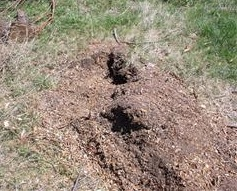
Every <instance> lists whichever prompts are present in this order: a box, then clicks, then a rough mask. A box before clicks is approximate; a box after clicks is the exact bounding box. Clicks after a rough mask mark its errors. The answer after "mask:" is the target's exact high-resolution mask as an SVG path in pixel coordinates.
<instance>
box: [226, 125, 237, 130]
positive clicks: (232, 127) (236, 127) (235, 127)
mask: <svg viewBox="0 0 237 191" xmlns="http://www.w3.org/2000/svg"><path fill="white" fill-rule="evenodd" d="M226 127H229V128H231V129H237V124H227V125H226Z"/></svg>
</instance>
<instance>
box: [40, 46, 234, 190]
mask: <svg viewBox="0 0 237 191" xmlns="http://www.w3.org/2000/svg"><path fill="white" fill-rule="evenodd" d="M72 63H73V64H72ZM126 63H128V61H127V57H126V55H124V54H122V53H121V52H119V51H117V49H116V51H115V49H114V50H113V51H112V52H109V51H108V50H107V52H106V51H102V52H97V53H95V54H93V55H92V56H89V57H87V58H86V59H85V58H82V59H81V61H74V62H69V63H68V66H67V70H64V71H65V72H64V73H62V74H61V79H62V81H61V82H60V85H59V87H58V88H57V89H56V90H54V91H46V92H44V94H43V95H42V98H41V102H40V105H39V108H40V110H41V112H42V113H44V115H43V116H42V117H43V119H44V120H43V121H44V125H45V126H46V127H47V126H51V127H52V126H53V127H55V128H59V127H64V128H71V129H72V130H74V131H76V132H77V134H78V142H79V144H80V147H81V148H82V149H83V150H84V151H85V152H86V153H87V156H88V157H89V158H90V160H91V162H92V163H93V164H94V165H95V166H96V168H97V169H98V171H100V172H101V173H102V174H106V176H107V177H108V179H110V180H112V181H113V183H115V184H116V189H115V190H129V191H130V190H134V191H135V190H147V191H149V190H215V189H219V190H223V189H224V188H226V187H228V186H229V185H228V184H227V183H226V182H233V180H235V181H236V180H237V179H236V176H235V174H236V168H235V167H236V162H235V161H234V158H233V157H229V156H227V155H226V153H227V151H226V150H228V151H230V149H231V146H230V145H228V144H227V142H226V135H225V132H224V128H225V127H224V125H223V123H222V120H221V119H220V117H219V115H217V114H212V115H209V114H207V113H206V111H205V110H203V109H202V108H200V107H199V106H198V104H197V101H196V99H195V96H193V95H192V94H191V93H189V91H188V90H187V88H186V87H185V85H184V84H183V83H182V82H181V81H180V80H179V79H178V78H176V77H174V75H172V74H169V73H164V72H161V71H160V70H159V69H158V68H157V67H155V66H154V65H152V64H149V63H148V64H146V66H144V67H141V68H140V69H137V68H136V67H135V66H133V65H127V64H126ZM108 76H109V77H110V78H108ZM226 148H228V149H226ZM227 160H228V161H229V162H228V163H227V162H226V161H227ZM231 186H232V187H234V188H235V185H234V184H232V185H231ZM231 186H229V188H232V187H231ZM236 189H237V188H236ZM111 190H112V189H111Z"/></svg>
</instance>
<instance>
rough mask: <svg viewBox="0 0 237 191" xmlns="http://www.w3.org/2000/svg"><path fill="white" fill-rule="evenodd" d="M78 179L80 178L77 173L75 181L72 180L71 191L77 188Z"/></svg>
mask: <svg viewBox="0 0 237 191" xmlns="http://www.w3.org/2000/svg"><path fill="white" fill-rule="evenodd" d="M79 179H80V176H79V175H77V179H76V181H75V182H74V185H73V187H72V190H71V191H76V190H77V188H78V184H79Z"/></svg>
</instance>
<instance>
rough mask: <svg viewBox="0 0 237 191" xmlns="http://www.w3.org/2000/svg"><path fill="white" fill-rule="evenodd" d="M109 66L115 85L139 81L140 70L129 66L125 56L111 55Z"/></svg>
mask: <svg viewBox="0 0 237 191" xmlns="http://www.w3.org/2000/svg"><path fill="white" fill-rule="evenodd" d="M107 65H108V69H109V77H110V78H111V79H112V80H113V84H116V85H119V84H126V83H128V82H134V81H138V69H137V68H136V67H134V66H132V65H128V62H127V60H126V59H125V56H124V55H123V54H120V53H117V54H115V53H110V54H109V60H108V62H107Z"/></svg>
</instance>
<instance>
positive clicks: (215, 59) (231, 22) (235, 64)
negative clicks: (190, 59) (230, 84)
mask: <svg viewBox="0 0 237 191" xmlns="http://www.w3.org/2000/svg"><path fill="white" fill-rule="evenodd" d="M188 26H189V27H190V29H189V30H193V31H195V32H196V33H197V34H198V36H199V37H200V38H199V41H198V48H199V49H202V50H203V52H204V57H205V58H206V61H208V62H210V64H209V67H208V70H209V72H210V74H211V75H213V76H214V77H219V78H222V79H228V80H237V55H236V52H237V2H236V1H209V2H206V3H200V4H199V3H198V4H196V6H195V7H192V8H190V10H188Z"/></svg>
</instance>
